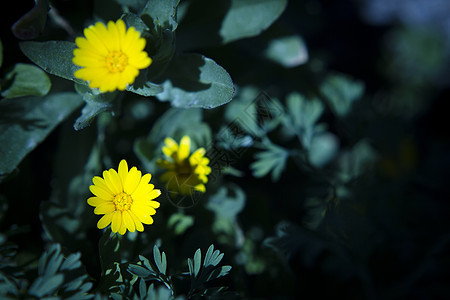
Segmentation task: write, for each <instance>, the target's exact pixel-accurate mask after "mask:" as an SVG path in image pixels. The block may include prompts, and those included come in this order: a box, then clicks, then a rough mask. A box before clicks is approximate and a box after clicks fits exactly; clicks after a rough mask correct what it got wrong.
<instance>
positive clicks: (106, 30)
mask: <svg viewBox="0 0 450 300" xmlns="http://www.w3.org/2000/svg"><path fill="white" fill-rule="evenodd" d="M84 35H85V36H86V38H84V37H78V38H76V39H75V44H76V45H77V46H78V48H77V49H75V50H74V51H73V54H74V58H73V60H72V61H73V63H74V64H76V65H78V66H80V67H83V68H81V69H79V70H77V71H75V73H74V76H75V77H77V78H80V79H82V80H84V81H87V82H88V83H89V86H90V87H91V88H99V89H100V91H101V92H112V91H115V90H116V89H119V90H122V91H123V90H125V88H126V87H127V84H131V83H133V82H134V80H135V78H136V76H137V75H138V74H139V69H145V68H147V67H148V66H150V64H151V63H152V59H151V58H150V57H148V55H147V52H145V51H144V48H145V39H143V38H141V37H140V33H139V32H138V31H136V29H134V27H130V28H128V30H127V29H126V26H125V23H124V21H123V20H121V19H119V20H117V22H115V23H114V22H113V21H109V22H108V25H107V26H105V24H103V23H101V22H97V23H96V24H95V25H91V26H89V27H88V28H86V29H84Z"/></svg>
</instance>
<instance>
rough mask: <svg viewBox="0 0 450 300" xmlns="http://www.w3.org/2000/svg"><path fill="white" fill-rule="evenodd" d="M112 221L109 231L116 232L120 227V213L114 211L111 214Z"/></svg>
mask: <svg viewBox="0 0 450 300" xmlns="http://www.w3.org/2000/svg"><path fill="white" fill-rule="evenodd" d="M112 214H113V216H112V220H111V231H112V232H114V233H115V232H118V231H119V229H120V226H122V212H121V211H115V212H113V213H112Z"/></svg>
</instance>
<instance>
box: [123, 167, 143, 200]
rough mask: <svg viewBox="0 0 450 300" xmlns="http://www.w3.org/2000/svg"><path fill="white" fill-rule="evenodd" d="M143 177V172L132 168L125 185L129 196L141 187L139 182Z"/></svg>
mask: <svg viewBox="0 0 450 300" xmlns="http://www.w3.org/2000/svg"><path fill="white" fill-rule="evenodd" d="M141 175H142V173H141V171H138V169H136V167H132V168H131V170H130V172H129V173H128V176H127V180H126V182H125V185H124V191H125V193H127V194H128V195H131V194H133V192H134V191H135V190H136V188H137V186H138V185H139V182H140V181H141Z"/></svg>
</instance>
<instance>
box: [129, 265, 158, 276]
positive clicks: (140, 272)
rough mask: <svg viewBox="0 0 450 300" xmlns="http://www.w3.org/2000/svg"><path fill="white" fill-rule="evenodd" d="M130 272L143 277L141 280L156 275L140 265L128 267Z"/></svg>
mask: <svg viewBox="0 0 450 300" xmlns="http://www.w3.org/2000/svg"><path fill="white" fill-rule="evenodd" d="M128 271H130V272H131V273H132V274H134V275H136V276H138V277H141V278H147V277H149V276H152V275H155V273H154V272H152V271H150V270H148V269H146V268H144V267H141V266H139V265H129V266H128Z"/></svg>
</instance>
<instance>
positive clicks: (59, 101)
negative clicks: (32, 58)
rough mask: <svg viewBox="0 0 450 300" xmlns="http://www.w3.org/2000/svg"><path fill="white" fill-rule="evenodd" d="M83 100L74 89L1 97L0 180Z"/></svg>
mask: <svg viewBox="0 0 450 300" xmlns="http://www.w3.org/2000/svg"><path fill="white" fill-rule="evenodd" d="M82 103H83V101H82V100H81V96H79V95H77V94H75V93H56V94H50V95H47V96H45V97H26V98H22V99H20V101H17V99H5V100H2V101H0V120H1V121H0V157H2V160H1V161H0V181H1V179H2V176H5V175H7V174H8V173H11V172H12V171H13V170H14V169H15V168H16V167H17V165H18V164H19V163H20V162H21V161H22V159H23V158H24V157H25V156H26V155H27V154H28V153H29V152H30V151H32V150H33V149H34V148H35V147H36V146H37V145H38V144H39V143H40V142H42V141H43V140H44V139H45V138H46V137H47V135H48V134H49V133H50V132H51V131H52V130H53V129H54V128H55V127H56V126H57V125H58V124H59V123H60V122H62V121H63V120H64V119H65V118H67V116H69V115H70V114H71V113H72V112H73V111H75V110H76V109H77V108H78V107H79V106H80V105H81V104H82Z"/></svg>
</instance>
